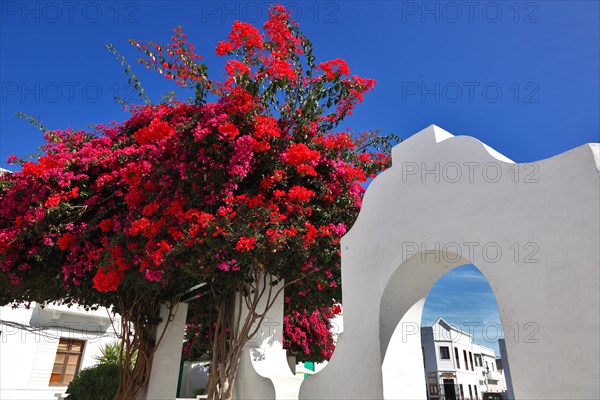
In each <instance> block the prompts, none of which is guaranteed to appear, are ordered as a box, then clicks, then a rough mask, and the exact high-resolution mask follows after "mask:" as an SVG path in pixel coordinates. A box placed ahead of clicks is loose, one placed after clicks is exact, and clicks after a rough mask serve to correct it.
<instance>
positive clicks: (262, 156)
mask: <svg viewBox="0 0 600 400" xmlns="http://www.w3.org/2000/svg"><path fill="white" fill-rule="evenodd" d="M132 44H133V45H134V46H136V47H137V49H138V50H139V51H140V52H141V55H142V58H140V60H139V61H140V62H142V63H143V64H145V65H146V66H147V67H148V68H151V69H155V70H157V71H158V72H159V73H161V74H162V75H164V76H165V77H166V78H168V79H173V80H174V81H175V83H176V84H178V85H180V86H182V87H184V88H185V87H190V88H192V89H193V90H194V98H193V99H191V100H190V101H188V102H179V101H174V100H167V101H165V102H162V103H160V104H155V105H153V104H144V105H138V106H132V107H130V109H131V117H130V118H129V119H128V120H126V121H125V122H123V123H112V124H109V125H103V126H98V127H97V128H96V130H95V131H93V132H85V131H74V130H64V131H52V132H47V133H46V144H45V145H44V146H43V149H42V150H43V155H42V156H40V157H39V158H38V159H37V160H34V161H21V163H22V170H21V171H20V172H17V173H14V174H9V175H4V176H2V178H0V179H1V180H2V183H1V185H0V190H1V191H0V196H1V201H2V207H1V209H0V274H1V276H2V279H4V280H5V282H10V283H11V285H13V286H14V289H11V296H12V299H13V300H42V301H44V300H45V301H49V300H56V299H59V298H60V299H62V300H63V301H75V302H78V303H80V304H84V305H89V306H93V305H107V306H112V307H114V310H115V311H116V312H118V313H120V314H121V316H122V321H123V324H124V325H123V329H122V330H123V340H124V346H123V347H122V348H123V349H124V350H123V357H125V358H127V357H130V355H131V354H132V352H133V350H137V360H136V363H135V366H134V368H133V370H132V371H127V370H124V371H122V376H121V386H120V388H119V392H118V394H117V398H118V399H127V400H129V399H132V398H136V397H137V396H138V395H139V394H140V393H141V391H142V390H143V388H144V386H145V385H146V383H147V380H148V378H149V373H150V368H151V361H152V355H153V353H154V350H155V349H156V346H158V344H159V342H160V339H159V340H158V341H157V342H155V341H154V340H153V338H154V335H155V329H156V325H157V322H158V320H157V315H158V307H159V305H160V304H161V303H164V302H170V303H171V304H175V303H176V302H177V300H178V299H179V296H180V295H181V293H183V292H185V290H186V289H187V288H189V287H191V286H194V285H196V284H198V283H206V288H207V292H206V294H205V295H204V296H203V297H202V298H201V299H200V301H203V302H206V304H207V307H208V308H210V309H211V310H212V312H213V315H214V326H213V327H212V329H213V331H212V333H211V335H210V337H211V339H212V349H211V356H212V360H211V373H210V378H209V384H208V394H209V398H210V399H216V398H225V399H229V398H231V396H232V389H233V383H234V381H235V377H236V374H237V371H238V365H239V359H240V355H241V352H242V349H243V346H244V344H245V343H246V342H247V341H248V340H249V339H250V338H251V337H252V335H253V334H254V332H255V329H256V327H257V326H258V325H259V324H260V322H261V321H262V319H263V318H264V316H265V314H266V312H267V311H268V309H269V307H271V306H272V305H273V303H274V302H275V300H276V299H277V297H278V296H282V295H283V291H282V290H281V289H278V290H274V289H273V288H274V287H275V284H277V283H278V282H282V281H283V282H285V285H284V286H281V285H280V286H279V287H281V288H283V287H288V289H289V288H293V291H294V296H296V297H298V296H299V297H301V298H302V299H303V300H302V302H303V303H304V304H307V305H310V307H307V308H306V309H308V310H311V309H312V310H315V309H317V308H318V307H323V306H324V305H331V304H332V301H333V299H336V298H338V299H339V284H340V282H339V279H340V274H339V267H340V265H339V263H340V259H339V239H340V237H341V235H343V234H344V233H345V232H346V230H347V229H348V226H349V225H350V224H351V223H352V222H353V221H354V218H355V217H356V215H357V213H358V210H359V208H360V204H361V198H362V194H363V191H364V189H363V186H362V185H361V184H362V183H363V182H365V181H367V180H368V179H369V178H370V177H373V176H374V175H375V174H376V173H377V172H379V171H380V170H382V169H383V168H385V166H386V165H387V163H388V161H389V159H388V157H387V156H386V155H385V154H384V153H385V150H389V140H388V139H389V138H382V137H381V136H377V134H375V133H367V134H362V135H352V134H351V133H350V132H349V131H341V132H334V131H333V130H334V129H335V128H336V126H337V125H338V124H339V123H340V122H341V121H342V119H343V118H344V117H346V116H347V115H349V114H351V113H352V109H353V107H354V106H355V105H356V104H358V103H359V102H361V101H362V98H363V94H365V93H366V92H368V91H369V90H371V89H372V88H373V85H374V81H373V80H369V79H364V78H360V77H358V76H353V75H350V70H349V68H348V66H347V65H346V63H345V62H344V61H343V60H340V59H335V60H331V61H327V62H322V63H317V62H316V61H315V58H314V56H313V55H312V51H311V44H310V42H309V41H308V40H307V39H306V38H305V37H304V36H303V35H302V34H301V33H300V31H299V30H298V27H297V24H296V23H295V22H294V21H293V20H292V19H291V16H290V14H289V13H288V12H287V11H286V10H285V8H284V7H282V6H275V7H273V8H272V9H271V10H270V15H269V18H268V20H267V22H266V23H265V24H264V26H263V30H262V31H261V30H259V29H257V28H255V27H253V26H251V25H249V24H246V23H243V22H239V21H236V22H235V23H234V24H233V28H232V31H231V33H230V35H229V37H228V39H227V40H225V41H222V42H220V43H219V44H218V45H217V48H216V52H217V54H218V55H221V56H227V61H226V64H225V71H226V77H225V79H224V80H221V81H212V80H210V79H208V76H207V67H206V66H205V65H204V64H202V63H201V58H200V56H198V55H197V54H196V53H195V50H194V47H193V46H192V45H191V44H190V43H188V42H187V39H186V36H185V35H184V34H183V33H182V31H181V29H180V28H177V29H176V30H175V35H174V36H173V38H172V43H169V44H167V45H160V44H157V43H153V42H149V43H140V42H135V41H132ZM128 71H129V68H128ZM135 82H136V85H137V81H135ZM381 150H384V151H383V152H381ZM10 161H18V160H15V159H14V158H13V159H12V160H10ZM44 285H46V286H45V288H46V289H48V291H47V292H45V291H44V290H43V289H44ZM259 304H263V305H265V306H261V307H259ZM242 308H245V309H246V310H248V312H247V313H246V314H245V316H242V313H240V312H239V310H240V309H242ZM131 326H132V327H133V328H134V329H132V330H131V329H130V327H131ZM159 337H160V335H159Z"/></svg>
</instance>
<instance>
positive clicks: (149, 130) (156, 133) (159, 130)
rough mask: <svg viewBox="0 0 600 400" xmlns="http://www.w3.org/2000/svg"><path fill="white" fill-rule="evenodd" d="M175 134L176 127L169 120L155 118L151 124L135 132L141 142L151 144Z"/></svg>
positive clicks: (137, 139)
mask: <svg viewBox="0 0 600 400" xmlns="http://www.w3.org/2000/svg"><path fill="white" fill-rule="evenodd" d="M174 134H175V129H173V127H172V126H170V125H169V123H168V122H165V121H161V120H160V119H158V118H154V119H153V120H152V122H151V123H150V125H148V126H145V127H143V128H141V129H140V130H139V131H137V132H136V133H134V134H133V137H134V138H135V140H136V141H137V142H138V143H139V144H151V143H154V142H158V141H159V140H163V139H168V138H170V137H171V136H173V135H174Z"/></svg>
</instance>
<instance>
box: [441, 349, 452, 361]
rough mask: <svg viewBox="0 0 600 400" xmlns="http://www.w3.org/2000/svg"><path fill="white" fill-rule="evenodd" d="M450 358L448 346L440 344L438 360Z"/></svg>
mask: <svg viewBox="0 0 600 400" xmlns="http://www.w3.org/2000/svg"><path fill="white" fill-rule="evenodd" d="M449 359H450V350H449V349H448V346H440V360H449Z"/></svg>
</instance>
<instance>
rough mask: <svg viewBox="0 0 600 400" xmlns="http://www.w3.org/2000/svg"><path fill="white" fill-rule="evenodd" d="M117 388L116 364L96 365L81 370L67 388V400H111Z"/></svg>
mask: <svg viewBox="0 0 600 400" xmlns="http://www.w3.org/2000/svg"><path fill="white" fill-rule="evenodd" d="M118 388H119V367H118V365H117V364H98V365H95V366H93V367H91V368H86V369H84V370H82V371H81V372H80V373H79V374H78V375H77V376H76V377H75V379H73V381H72V382H71V383H70V384H69V387H68V388H67V394H68V395H69V396H68V397H67V399H68V400H113V398H114V397H115V394H116V393H117V389H118Z"/></svg>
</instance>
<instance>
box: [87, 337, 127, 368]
mask: <svg viewBox="0 0 600 400" xmlns="http://www.w3.org/2000/svg"><path fill="white" fill-rule="evenodd" d="M122 347H123V344H122V343H121V342H113V343H107V344H105V345H104V346H102V347H101V348H100V356H97V357H95V359H96V360H97V361H98V363H100V364H113V365H119V358H120V354H121V348H122ZM136 358H137V351H136V352H133V354H132V356H131V363H130V364H131V366H133V365H135V360H136Z"/></svg>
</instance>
